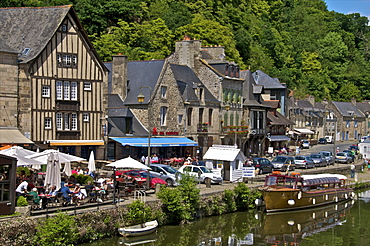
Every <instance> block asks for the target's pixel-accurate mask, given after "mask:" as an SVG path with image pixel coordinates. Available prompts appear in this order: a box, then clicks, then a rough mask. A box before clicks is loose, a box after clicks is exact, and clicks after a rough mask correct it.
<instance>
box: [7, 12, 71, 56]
mask: <svg viewBox="0 0 370 246" xmlns="http://www.w3.org/2000/svg"><path fill="white" fill-rule="evenodd" d="M70 9H71V5H65V6H58V7H42V8H1V9H0V23H1V24H0V37H1V40H0V50H4V51H13V52H14V51H15V52H18V53H21V52H22V51H23V49H24V48H30V52H29V53H28V55H27V56H24V57H22V58H21V59H22V60H23V61H22V62H23V63H26V62H29V61H30V60H32V59H33V58H35V57H36V56H37V55H38V54H39V53H40V52H41V51H42V50H43V49H44V47H45V46H46V44H47V43H48V42H49V40H50V39H51V38H52V36H53V35H54V33H55V32H56V31H57V29H58V27H59V26H60V24H61V23H62V21H63V20H64V18H65V17H66V15H67V13H68V12H69V11H70Z"/></svg>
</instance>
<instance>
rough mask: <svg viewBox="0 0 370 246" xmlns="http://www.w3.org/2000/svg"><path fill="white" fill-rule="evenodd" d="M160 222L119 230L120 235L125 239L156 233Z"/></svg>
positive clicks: (150, 222)
mask: <svg viewBox="0 0 370 246" xmlns="http://www.w3.org/2000/svg"><path fill="white" fill-rule="evenodd" d="M157 226H158V222H157V221H156V220H153V221H149V222H146V223H144V224H140V225H134V226H128V227H121V228H118V232H119V234H121V235H122V236H125V237H134V236H143V235H147V234H150V233H153V232H155V231H156V229H157Z"/></svg>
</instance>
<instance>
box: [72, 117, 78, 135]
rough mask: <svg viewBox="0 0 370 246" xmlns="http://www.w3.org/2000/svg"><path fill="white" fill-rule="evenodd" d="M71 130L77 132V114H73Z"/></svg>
mask: <svg viewBox="0 0 370 246" xmlns="http://www.w3.org/2000/svg"><path fill="white" fill-rule="evenodd" d="M71 116H72V117H71V130H74V131H76V130H77V114H71Z"/></svg>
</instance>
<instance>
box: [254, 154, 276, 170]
mask: <svg viewBox="0 0 370 246" xmlns="http://www.w3.org/2000/svg"><path fill="white" fill-rule="evenodd" d="M252 166H253V167H254V168H256V169H258V174H263V173H272V171H273V170H274V165H272V163H271V162H270V161H269V160H268V159H266V158H259V157H256V158H253V163H252Z"/></svg>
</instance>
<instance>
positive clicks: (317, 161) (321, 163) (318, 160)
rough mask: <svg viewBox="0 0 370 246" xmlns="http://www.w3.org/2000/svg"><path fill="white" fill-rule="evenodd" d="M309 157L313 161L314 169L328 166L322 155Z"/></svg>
mask: <svg viewBox="0 0 370 246" xmlns="http://www.w3.org/2000/svg"><path fill="white" fill-rule="evenodd" d="M310 157H311V159H312V160H313V163H315V166H316V167H326V166H327V165H328V164H327V161H326V159H325V157H324V156H323V155H322V154H312V155H310Z"/></svg>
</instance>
